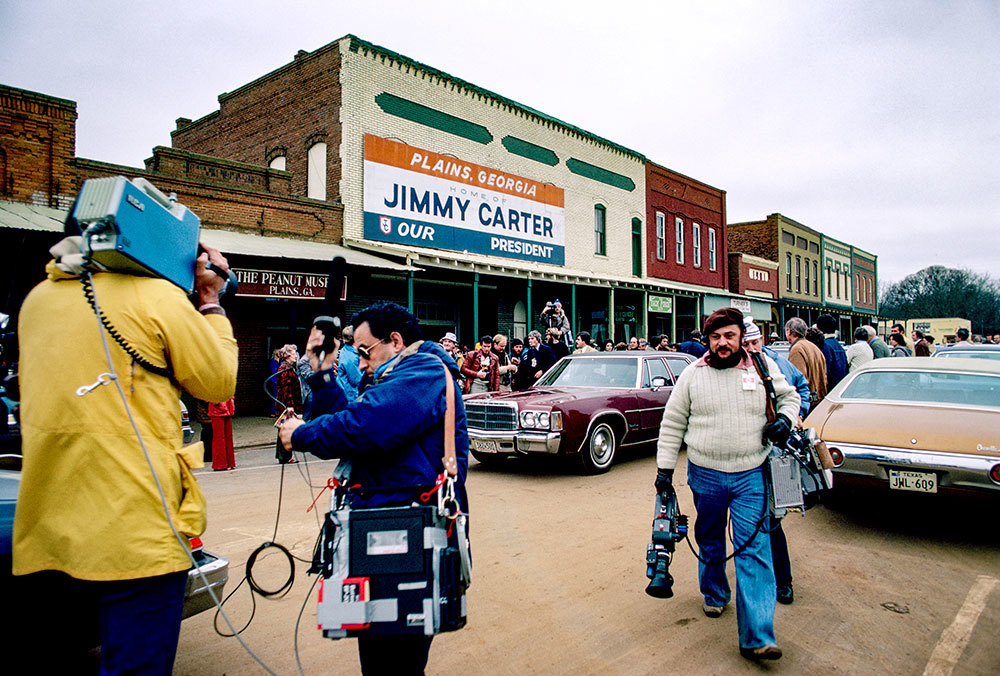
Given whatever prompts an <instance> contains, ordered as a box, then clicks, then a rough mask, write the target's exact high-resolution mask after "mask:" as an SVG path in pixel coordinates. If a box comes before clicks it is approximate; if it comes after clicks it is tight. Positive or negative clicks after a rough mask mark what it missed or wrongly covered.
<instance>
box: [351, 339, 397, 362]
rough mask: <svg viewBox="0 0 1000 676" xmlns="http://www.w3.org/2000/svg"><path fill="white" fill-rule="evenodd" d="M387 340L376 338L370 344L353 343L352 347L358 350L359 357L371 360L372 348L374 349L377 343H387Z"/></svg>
mask: <svg viewBox="0 0 1000 676" xmlns="http://www.w3.org/2000/svg"><path fill="white" fill-rule="evenodd" d="M388 342H389V341H388V340H376V341H375V342H374V343H372V344H371V345H355V346H354V349H355V350H357V351H358V356H359V357H361V358H362V359H364V360H365V361H371V358H372V349H374V347H375V346H376V345H378V344H379V343H388Z"/></svg>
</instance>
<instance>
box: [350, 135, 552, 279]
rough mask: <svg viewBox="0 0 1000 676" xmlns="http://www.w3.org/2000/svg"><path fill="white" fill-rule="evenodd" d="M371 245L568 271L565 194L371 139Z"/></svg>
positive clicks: (367, 192)
mask: <svg viewBox="0 0 1000 676" xmlns="http://www.w3.org/2000/svg"><path fill="white" fill-rule="evenodd" d="M364 182H365V186H364V188H365V190H364V192H365V220H364V223H365V238H366V239H373V240H379V241H382V242H396V243H401V244H408V245H411V246H423V247H428V248H430V249H446V250H448V251H462V252H468V253H478V254H487V255H490V256H500V257H503V258H516V259H520V260H528V261H538V262H540V263H551V264H553V265H562V264H563V263H564V262H565V258H566V250H565V246H564V244H565V222H564V217H563V199H564V195H563V189H562V188H557V187H556V186H554V185H551V184H547V183H539V182H538V181H533V180H531V179H528V178H523V177H521V176H516V175H514V174H508V173H506V172H504V171H500V170H498V169H490V168H488V167H483V166H480V165H478V164H472V163H471V162H463V161H462V160H458V159H456V158H454V157H450V156H448V155H440V154H438V153H435V152H431V151H429V150H423V149H421V148H415V147H414V146H409V145H406V144H405V143H399V142H397V141H390V140H388V139H384V138H379V137H378V136H371V135H370V134H365V174H364Z"/></svg>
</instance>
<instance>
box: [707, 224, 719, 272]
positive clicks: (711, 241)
mask: <svg viewBox="0 0 1000 676" xmlns="http://www.w3.org/2000/svg"><path fill="white" fill-rule="evenodd" d="M717 266H718V257H717V251H716V248H715V228H709V229H708V269H709V270H715V269H716V267H717Z"/></svg>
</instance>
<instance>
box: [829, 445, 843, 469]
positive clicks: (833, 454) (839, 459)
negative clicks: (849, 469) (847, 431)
mask: <svg viewBox="0 0 1000 676" xmlns="http://www.w3.org/2000/svg"><path fill="white" fill-rule="evenodd" d="M830 459H831V460H833V466H834V467H840V466H841V465H843V464H844V453H843V452H842V451H841V450H840V449H839V448H837V447H836V446H831V447H830Z"/></svg>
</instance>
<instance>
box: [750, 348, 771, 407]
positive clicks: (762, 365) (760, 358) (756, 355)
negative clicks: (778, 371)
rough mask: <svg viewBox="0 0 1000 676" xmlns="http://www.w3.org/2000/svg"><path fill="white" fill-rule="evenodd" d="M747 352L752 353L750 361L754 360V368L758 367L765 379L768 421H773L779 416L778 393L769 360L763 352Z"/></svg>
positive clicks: (758, 371) (759, 373) (760, 374)
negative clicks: (768, 365)
mask: <svg viewBox="0 0 1000 676" xmlns="http://www.w3.org/2000/svg"><path fill="white" fill-rule="evenodd" d="M747 352H748V354H749V355H750V361H752V362H753V365H754V368H755V369H757V375H758V376H760V379H761V380H762V381H764V394H765V396H766V403H765V409H766V411H767V422H769V423H773V422H774V421H775V420H776V419H777V417H778V412H777V411H778V405H777V404H778V395H777V394H776V393H775V392H774V379H773V378H771V372H770V371H769V370H768V368H767V362H766V361H764V355H763V353H761V352H750V351H749V350H748V351H747Z"/></svg>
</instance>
